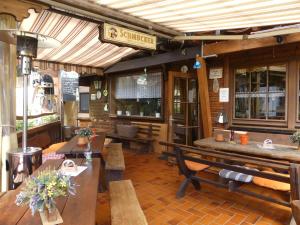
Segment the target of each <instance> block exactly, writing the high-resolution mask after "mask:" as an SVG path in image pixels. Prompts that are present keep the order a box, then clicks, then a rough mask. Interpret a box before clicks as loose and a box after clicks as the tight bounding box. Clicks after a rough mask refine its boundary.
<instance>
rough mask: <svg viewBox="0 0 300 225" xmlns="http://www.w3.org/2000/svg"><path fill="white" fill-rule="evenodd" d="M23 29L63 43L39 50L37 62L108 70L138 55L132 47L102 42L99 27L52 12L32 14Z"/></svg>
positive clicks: (23, 22) (22, 26)
mask: <svg viewBox="0 0 300 225" xmlns="http://www.w3.org/2000/svg"><path fill="white" fill-rule="evenodd" d="M21 30H25V31H30V32H36V33H40V34H44V35H47V36H50V37H53V38H55V39H56V40H58V41H60V42H61V46H60V47H58V48H52V49H38V57H37V59H40V60H47V61H54V62H60V63H69V64H76V65H84V66H93V67H102V68H105V67H107V66H110V65H112V64H113V63H115V62H117V61H119V60H120V59H121V58H123V57H125V56H128V55H130V54H133V53H135V52H136V50H134V49H132V48H126V47H118V46H116V45H113V44H108V43H101V42H100V41H99V39H98V36H99V31H98V24H95V23H91V22H87V21H83V20H79V19H76V18H71V17H68V16H64V15H60V14H57V13H53V12H49V11H42V12H41V13H40V14H37V13H34V12H31V15H30V17H29V18H27V19H25V20H23V21H22V24H21Z"/></svg>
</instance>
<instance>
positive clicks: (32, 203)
mask: <svg viewBox="0 0 300 225" xmlns="http://www.w3.org/2000/svg"><path fill="white" fill-rule="evenodd" d="M68 193H69V194H72V195H75V184H74V183H73V182H72V181H71V177H69V176H64V175H63V174H62V173H61V172H60V171H56V170H50V169H46V170H44V171H42V172H40V173H39V174H38V175H37V176H30V177H28V178H27V179H26V180H25V186H24V187H23V188H22V189H21V191H20V193H19V194H18V195H17V198H16V205H18V206H23V205H28V206H29V208H30V209H31V212H32V215H34V214H35V212H37V211H38V212H39V213H40V216H41V220H42V223H43V224H44V225H52V224H59V223H62V222H63V220H62V218H61V216H60V213H59V211H58V210H57V208H56V203H55V199H56V198H58V197H61V196H66V195H67V194H68Z"/></svg>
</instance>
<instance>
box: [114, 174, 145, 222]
mask: <svg viewBox="0 0 300 225" xmlns="http://www.w3.org/2000/svg"><path fill="white" fill-rule="evenodd" d="M109 186H110V187H109V194H110V207H111V224H112V225H146V224H148V223H147V220H146V217H145V215H144V213H143V210H142V209H141V206H140V204H139V201H138V199H137V196H136V193H135V190H134V187H133V185H132V182H131V180H122V181H112V182H110V183H109Z"/></svg>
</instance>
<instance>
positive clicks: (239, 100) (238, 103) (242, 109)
mask: <svg viewBox="0 0 300 225" xmlns="http://www.w3.org/2000/svg"><path fill="white" fill-rule="evenodd" d="M235 118H249V97H248V94H237V95H236V97H235Z"/></svg>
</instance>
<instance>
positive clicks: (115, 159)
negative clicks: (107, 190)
mask: <svg viewBox="0 0 300 225" xmlns="http://www.w3.org/2000/svg"><path fill="white" fill-rule="evenodd" d="M106 149H107V157H106V160H105V178H106V184H107V187H108V184H109V182H110V181H116V180H122V179H123V173H124V170H125V161H124V155H123V150H122V143H110V144H109V145H108V146H106Z"/></svg>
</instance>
